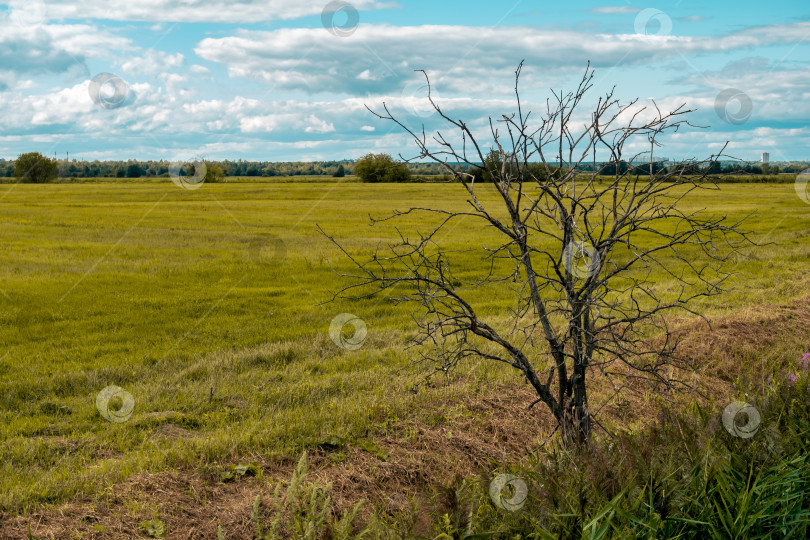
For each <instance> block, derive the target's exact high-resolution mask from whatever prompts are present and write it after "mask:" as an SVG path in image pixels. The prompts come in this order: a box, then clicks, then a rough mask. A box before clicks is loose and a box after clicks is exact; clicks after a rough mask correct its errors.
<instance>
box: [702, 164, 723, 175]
mask: <svg viewBox="0 0 810 540" xmlns="http://www.w3.org/2000/svg"><path fill="white" fill-rule="evenodd" d="M722 172H723V165H722V164H721V163H720V162H719V161H712V162H711V163H710V164H709V166H708V167H707V168H706V174H722Z"/></svg>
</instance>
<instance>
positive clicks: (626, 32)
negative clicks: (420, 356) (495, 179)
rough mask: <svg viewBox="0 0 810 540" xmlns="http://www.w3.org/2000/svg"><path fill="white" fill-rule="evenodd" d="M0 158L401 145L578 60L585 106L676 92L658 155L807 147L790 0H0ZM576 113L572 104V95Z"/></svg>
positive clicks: (550, 84) (801, 40) (803, 47)
mask: <svg viewBox="0 0 810 540" xmlns="http://www.w3.org/2000/svg"><path fill="white" fill-rule="evenodd" d="M0 1H1V0H0ZM0 26H2V32H0V115H2V119H3V121H2V123H1V124H0V157H4V158H6V159H13V158H14V157H16V155H18V154H19V153H21V152H25V151H39V152H42V153H44V154H47V155H53V154H56V155H58V156H60V157H64V156H65V155H66V153H68V152H69V153H70V156H71V158H73V157H76V158H79V159H126V158H135V159H160V158H168V159H187V158H189V157H193V156H198V155H202V156H205V157H208V158H211V159H221V158H230V159H239V158H243V159H261V160H271V161H282V160H332V159H344V158H348V159H354V158H357V157H359V156H361V155H363V154H364V153H366V152H368V151H387V152H391V153H394V154H398V153H402V154H403V155H405V156H406V157H407V156H408V155H412V154H413V146H412V144H409V141H408V139H407V137H405V136H404V135H403V134H402V132H401V130H399V129H398V128H397V127H396V126H395V125H392V124H391V123H390V122H385V121H382V120H379V119H376V118H375V117H374V116H372V115H371V114H370V113H369V112H368V111H367V110H366V108H365V107H366V105H368V106H370V107H372V108H378V107H379V106H380V105H381V104H382V103H383V102H385V103H387V104H388V105H389V106H390V108H391V110H392V111H394V112H395V113H396V114H397V115H398V116H400V117H401V118H402V119H403V120H404V121H405V122H406V123H408V125H411V126H414V127H419V126H421V125H422V124H424V125H425V127H426V129H428V130H430V129H436V128H438V127H441V124H440V123H439V119H438V118H437V117H436V115H435V114H434V115H431V114H430V110H429V109H428V108H427V107H426V106H425V103H426V88H425V85H424V79H423V78H422V76H421V74H419V73H418V72H415V71H414V70H420V69H422V70H426V72H427V73H428V74H429V76H430V78H431V82H432V83H433V85H434V92H435V96H437V100H438V101H439V104H440V105H441V106H442V107H443V108H444V109H445V110H446V111H447V112H448V113H449V114H450V115H451V116H453V117H458V118H462V119H465V120H467V121H469V122H471V123H472V124H473V125H475V126H481V127H483V126H484V125H485V124H484V120H485V119H486V117H487V116H490V115H495V116H499V115H501V114H504V113H508V112H510V111H512V110H513V107H514V100H513V86H514V70H515V68H516V66H517V65H518V63H519V62H520V61H521V60H523V59H525V67H524V70H523V76H522V79H521V88H522V98H523V99H524V100H525V101H526V102H528V103H529V104H530V108H532V109H534V110H536V111H537V112H540V111H541V107H542V105H543V103H544V102H545V99H546V98H547V97H548V96H549V95H550V94H549V88H554V89H563V90H569V89H572V85H574V84H575V83H576V82H577V81H578V79H579V78H580V77H581V76H582V73H583V71H584V69H585V67H586V65H587V62H588V61H590V62H591V66H593V67H594V68H595V79H594V83H595V84H594V88H593V89H592V91H591V94H590V98H589V100H586V105H587V104H589V103H594V102H595V101H596V99H597V98H598V97H599V94H600V93H604V92H606V91H609V90H610V89H611V88H613V87H614V86H615V87H616V94H617V95H618V96H619V97H621V98H622V99H624V100H630V99H632V98H636V97H637V98H640V100H639V104H641V105H652V101H651V99H655V101H656V103H658V104H659V106H661V107H662V108H665V109H667V108H669V109H672V108H675V107H677V106H678V105H680V104H682V103H685V104H686V105H687V107H689V108H692V109H696V112H695V113H693V114H692V116H691V120H692V122H693V123H695V124H699V125H702V126H707V127H706V128H705V129H690V130H686V131H683V132H679V133H678V134H675V135H673V136H671V137H669V138H668V139H667V141H666V143H667V145H666V147H665V149H664V150H663V152H662V153H663V154H664V155H665V157H669V158H671V159H680V158H687V157H706V156H707V155H708V154H709V153H711V152H712V151H714V150H719V148H720V147H722V145H723V144H724V143H725V141H731V143H730V145H729V150H728V153H730V154H731V155H734V156H736V157H740V158H743V159H751V160H753V159H758V157H759V154H760V152H762V151H769V152H770V153H771V160H773V161H781V160H800V159H810V69H809V68H810V2H807V0H770V1H768V2H762V1H761V0H758V1H754V0H734V1H730V0H716V1H714V2H705V1H696V0H670V1H651V2H649V3H631V2H629V1H624V0H614V1H613V2H597V1H577V0H570V1H567V2H548V1H537V0H514V1H513V0H507V1H506V2H492V1H487V2H481V1H477V0H464V1H461V0H397V1H388V0H352V1H351V2H349V3H346V2H342V1H337V2H329V1H323V0H318V1H310V0H138V1H133V2H122V1H104V0H81V1H78V0H76V1H74V0H7V1H6V2H5V3H0ZM582 112H583V116H582V118H583V119H584V118H586V117H587V110H583V111H582Z"/></svg>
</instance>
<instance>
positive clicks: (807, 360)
mask: <svg viewBox="0 0 810 540" xmlns="http://www.w3.org/2000/svg"><path fill="white" fill-rule="evenodd" d="M799 367H801V368H802V370H803V371H807V370H808V369H810V353H804V354H803V355H802V360H801V362H799Z"/></svg>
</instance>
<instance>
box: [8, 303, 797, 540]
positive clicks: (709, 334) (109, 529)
mask: <svg viewBox="0 0 810 540" xmlns="http://www.w3.org/2000/svg"><path fill="white" fill-rule="evenodd" d="M808 327H810V297H806V298H802V299H799V300H796V301H795V302H793V303H791V304H786V305H775V306H758V307H755V308H751V309H748V310H745V311H743V312H738V313H734V314H732V315H729V316H725V317H717V318H715V319H714V320H712V328H711V329H709V328H708V327H707V326H706V324H705V323H703V322H688V323H685V324H682V325H681V326H679V327H678V328H677V332H678V333H679V335H680V336H681V339H682V342H681V345H680V347H679V351H680V353H681V354H682V355H683V354H688V355H689V356H690V357H691V358H692V359H693V360H694V361H695V362H696V363H697V364H698V365H700V366H701V370H700V372H699V373H697V374H690V375H689V376H690V377H693V379H692V381H693V382H696V383H698V382H699V383H700V384H701V385H703V386H702V388H703V390H704V391H707V392H709V394H710V395H711V396H712V397H714V398H716V399H718V400H721V401H722V400H723V399H725V397H727V396H731V395H732V393H733V392H734V387H733V381H734V380H736V378H737V377H740V376H757V375H758V374H759V375H761V374H763V373H765V371H767V369H766V368H768V369H770V370H772V369H773V362H777V363H778V361H779V358H780V355H789V354H790V351H792V350H798V349H800V348H801V347H803V346H807V345H808V343H807V341H806V340H807V337H806V328H808ZM799 352H801V351H799ZM752 358H764V359H766V360H767V361H768V362H770V363H771V364H770V365H769V366H766V365H764V364H762V365H761V364H758V363H757V362H753V361H751V359H752ZM684 376H687V375H686V374H684ZM608 384H609V383H608V381H607V380H605V378H604V377H603V376H600V375H598V374H595V375H594V378H593V381H592V389H593V394H592V395H594V396H600V397H601V398H602V399H603V401H604V402H603V403H601V406H602V408H603V410H602V411H601V417H600V418H601V419H602V420H603V422H604V423H605V425H606V426H608V428H610V426H614V425H633V424H636V425H642V424H644V423H647V422H649V421H651V419H653V418H655V416H656V415H655V414H654V413H655V410H656V408H657V407H658V406H659V397H658V396H656V395H655V394H654V393H652V392H649V391H646V390H647V389H648V388H649V387H648V386H645V384H646V383H643V382H633V383H632V385H633V386H632V389H633V390H635V391H634V392H631V393H627V394H622V396H621V398H619V399H615V398H614V397H613V396H612V395H611V392H610V391H609V390H610V387H609V386H608ZM691 397H693V396H691V395H687V396H673V399H679V400H687V399H690V398H691ZM534 399H535V395H534V394H533V391H532V390H531V388H530V387H528V386H526V385H518V386H517V387H515V386H513V385H512V386H508V387H507V386H503V387H499V388H495V389H493V390H490V391H489V392H488V393H487V395H484V396H466V397H465V398H463V399H462V400H461V401H460V402H459V403H454V404H453V405H454V410H455V413H453V414H448V415H444V414H437V415H436V417H435V419H433V420H431V421H427V420H426V419H425V418H424V417H420V418H422V419H420V420H417V419H415V418H414V419H404V420H399V421H396V422H394V423H393V424H391V425H388V426H387V427H386V428H385V429H382V428H381V429H380V431H379V432H378V433H377V434H376V435H374V434H372V437H373V445H372V446H365V447H363V446H362V445H360V444H356V443H355V444H348V445H346V446H337V447H335V448H326V447H320V448H318V447H316V448H314V449H312V450H310V477H309V479H310V480H312V481H316V482H330V483H331V484H332V496H333V500H334V503H335V507H336V509H337V510H342V509H345V508H348V507H351V506H353V505H354V504H355V503H356V502H357V501H358V500H360V499H365V500H367V501H369V503H370V504H368V505H367V509H369V510H370V509H371V508H372V507H373V505H374V504H379V505H381V506H382V507H383V508H385V509H386V510H387V511H389V512H395V511H398V510H407V509H408V508H409V505H410V503H409V500H408V494H412V495H414V496H415V497H416V499H417V500H422V501H425V500H427V499H428V497H431V496H433V497H434V500H437V501H438V503H439V505H440V506H441V505H442V504H451V503H450V502H449V501H448V502H446V503H443V502H442V493H445V492H446V493H450V492H451V491H452V490H451V489H450V488H451V487H452V486H453V485H454V484H455V483H456V482H457V481H458V479H459V478H464V477H469V476H470V475H472V474H476V473H481V472H483V471H485V470H487V469H488V466H489V458H494V459H496V460H499V461H502V460H518V459H521V458H523V457H524V456H525V455H526V452H527V450H532V449H534V448H536V447H537V446H538V445H539V444H540V443H542V442H543V441H544V440H545V439H546V438H547V437H548V435H549V434H550V433H552V431H553V428H554V422H553V420H552V418H551V415H550V414H549V413H548V411H546V410H545V408H544V406H542V404H540V405H538V406H536V407H535V408H534V409H532V410H528V409H527V405H528V404H529V403H531V402H532V401H533V400H534ZM437 405H438V404H437ZM591 405H592V407H593V408H594V409H596V408H598V407H600V403H594V402H592V404H591ZM155 435H156V436H161V437H167V438H173V439H185V438H187V437H190V436H192V435H193V432H191V431H189V430H187V429H185V428H183V427H180V426H178V425H175V424H162V425H160V426H158V427H157V428H156V431H155ZM51 442H52V443H53V444H55V445H70V441H69V440H66V439H61V438H54V439H53V440H52V441H51ZM337 455H339V456H340V459H335V458H336V456H337ZM258 464H259V465H260V466H261V467H262V468H263V471H264V476H265V478H264V480H262V481H258V480H256V479H254V478H247V477H245V478H241V479H239V480H238V481H236V482H231V483H226V484H222V483H219V482H218V480H219V479H218V478H217V476H216V475H214V474H211V473H210V472H204V471H201V470H192V469H175V470H170V471H166V472H161V473H157V474H148V473H140V474H134V475H132V476H130V477H129V478H128V479H127V480H126V481H124V482H122V483H120V484H117V485H115V486H113V487H112V489H111V491H110V492H109V493H108V494H107V495H105V496H104V497H101V498H99V499H88V498H81V497H77V498H75V499H74V500H73V501H71V502H69V503H66V504H62V505H59V506H55V507H48V508H46V509H44V510H43V511H41V512H37V513H34V514H33V515H31V516H26V517H19V516H17V517H14V516H8V515H3V516H0V537H2V538H9V539H27V538H28V533H27V530H28V527H29V525H30V530H31V534H33V535H34V536H35V537H37V538H74V537H77V536H82V537H85V538H133V537H142V536H143V535H142V534H141V533H140V531H139V529H138V524H139V523H140V522H141V521H144V520H148V519H152V518H153V516H154V515H155V513H157V514H158V515H159V516H160V517H161V519H162V520H163V521H164V522H165V523H166V529H167V531H169V532H168V534H167V537H169V538H206V539H208V538H216V530H217V525H218V524H221V525H222V527H223V529H224V530H225V531H226V532H227V537H228V538H229V539H233V538H252V537H253V532H254V530H253V524H252V523H251V522H250V514H251V506H252V503H253V501H254V499H255V498H256V496H257V495H259V494H262V495H264V496H266V495H268V485H274V484H275V483H276V482H277V481H278V480H285V479H288V478H289V476H290V474H291V472H292V470H293V468H294V466H295V462H294V460H291V459H290V460H286V461H270V460H269V459H265V460H264V461H262V460H259V461H258Z"/></svg>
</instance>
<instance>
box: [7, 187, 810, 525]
mask: <svg viewBox="0 0 810 540" xmlns="http://www.w3.org/2000/svg"><path fill="white" fill-rule="evenodd" d="M410 206H437V207H441V208H444V209H448V210H451V209H458V210H460V209H463V208H466V202H465V197H464V192H463V190H462V189H461V187H460V186H458V185H450V184H412V185H402V184H398V185H391V184H373V185H365V184H358V183H354V182H349V181H347V182H331V181H330V182H322V183H296V182H284V181H281V182H266V181H262V182H234V183H223V184H210V185H204V186H202V187H201V188H200V189H197V190H192V191H188V190H183V189H181V188H179V187H178V186H176V185H174V184H173V183H171V182H169V181H166V180H163V181H151V182H126V183H121V182H93V183H81V184H50V185H8V184H7V185H3V186H0V223H2V225H1V226H0V245H2V246H3V249H2V251H1V252H0V467H2V469H0V473H2V475H1V476H0V509H6V510H8V509H10V510H13V511H21V510H24V509H26V508H30V507H31V506H32V505H36V504H40V503H45V502H58V501H62V500H65V499H67V498H68V497H70V496H72V495H74V494H76V493H88V494H98V493H102V492H103V490H104V489H105V487H107V486H109V485H111V484H112V483H114V482H116V481H119V480H121V479H122V478H124V477H126V475H128V474H130V473H132V472H136V471H142V470H160V469H162V468H167V467H173V466H178V465H193V466H205V465H206V464H208V463H215V462H218V461H220V460H223V459H225V458H227V457H233V456H242V457H249V456H250V455H255V454H263V455H268V454H269V455H274V456H286V457H291V456H296V455H298V452H299V451H300V449H301V447H303V446H307V445H309V444H313V443H317V442H319V441H324V440H328V439H329V438H330V437H333V436H338V437H341V438H345V439H347V440H357V439H364V438H366V437H372V438H373V436H374V430H373V429H371V428H373V425H372V421H371V419H372V416H374V415H377V416H379V414H380V412H381V411H382V412H383V413H384V412H385V411H388V410H393V409H395V408H396V405H397V404H402V403H405V402H406V400H410V399H411V398H410V397H407V396H408V393H407V388H408V387H409V385H410V384H412V383H413V381H414V380H415V378H416V377H417V376H418V372H416V371H415V370H413V369H408V365H409V360H410V359H412V358H410V357H409V356H408V353H407V352H405V351H403V344H404V341H405V338H406V337H407V335H409V334H410V333H412V331H413V328H412V323H411V320H410V318H409V311H408V309H407V308H405V307H397V306H394V305H393V304H392V303H391V302H390V301H388V300H387V299H386V298H385V297H380V298H375V299H370V300H364V301H358V302H348V301H339V302H335V303H326V304H324V303H323V302H325V301H327V300H328V299H329V298H330V297H331V294H332V293H333V292H335V291H336V290H337V288H339V286H340V284H341V283H340V281H339V280H338V279H337V278H336V276H335V274H334V273H333V271H332V269H331V268H330V265H329V262H332V263H333V265H336V266H337V267H338V268H339V269H343V270H346V269H349V267H348V265H347V264H346V261H345V260H344V259H342V258H341V257H340V256H339V253H338V252H337V250H336V249H335V248H334V247H332V246H331V245H330V244H329V242H328V241H327V240H326V239H325V238H323V237H322V236H320V235H319V234H317V232H316V230H315V226H316V224H319V225H321V226H322V227H323V228H324V229H325V230H327V231H328V232H329V233H330V234H333V235H334V236H335V237H336V238H338V239H340V240H341V241H342V243H343V244H344V245H345V246H346V247H347V249H349V251H351V252H352V253H356V254H358V255H361V254H363V253H366V254H368V253H370V251H371V250H372V249H374V247H375V246H377V245H379V244H380V243H383V244H384V243H385V241H386V239H391V238H394V236H395V231H394V229H393V227H392V224H390V223H389V224H385V223H383V224H378V225H376V226H374V227H371V226H370V225H369V220H368V216H369V214H372V215H374V216H377V217H380V216H385V215H388V214H389V213H390V212H392V211H393V210H394V209H400V210H404V209H407V208H408V207H410ZM687 206H688V207H689V208H691V209H698V208H705V209H706V210H707V211H708V212H709V213H711V214H728V215H729V216H730V217H731V218H741V217H742V216H744V215H746V214H749V213H751V212H755V214H754V215H753V216H752V217H751V218H749V220H748V221H747V222H746V227H747V228H748V229H750V230H752V231H754V232H755V233H756V238H757V240H759V241H760V242H771V243H772V244H768V245H763V246H760V247H755V248H749V249H747V250H746V252H745V255H743V256H738V257H735V259H734V261H733V262H732V263H731V264H730V265H729V268H733V269H734V271H735V272H736V275H735V276H734V278H732V280H730V281H729V283H728V288H729V289H730V291H729V292H728V293H727V294H725V295H723V296H721V297H715V298H712V299H708V300H705V301H703V302H702V305H701V308H702V310H703V311H705V312H706V313H708V314H719V313H725V312H727V311H731V310H740V309H744V308H746V307H747V306H751V305H756V304H760V303H765V302H780V301H784V300H787V299H790V298H793V297H795V296H797V295H804V294H807V293H808V286H807V277H808V272H810V264H808V263H809V262H810V249H808V248H810V237H809V236H810V234H809V233H808V231H810V205H807V204H804V203H803V202H802V201H801V200H800V199H799V198H798V197H797V196H796V193H795V191H794V188H793V185H792V184H734V185H722V186H721V187H720V189H719V190H711V191H709V190H707V191H701V192H699V194H696V195H693V196H691V197H690V198H689V199H688V201H687ZM687 209H688V208H687ZM397 226H398V227H399V228H400V229H401V230H403V231H406V232H407V231H413V232H415V231H418V230H422V231H425V230H427V226H428V225H427V222H426V221H425V219H424V218H423V217H422V216H419V215H412V216H407V217H404V218H402V219H400V220H399V221H398V222H397ZM440 238H441V240H442V243H443V244H445V245H447V246H449V247H452V248H462V247H470V246H480V245H481V244H482V243H483V242H485V241H487V239H488V238H492V233H491V231H487V230H485V229H483V228H482V227H481V225H480V224H479V223H476V222H474V221H471V220H464V221H461V222H459V224H458V225H457V226H455V227H454V228H452V229H451V230H450V231H448V233H447V234H446V236H443V237H440ZM279 240H280V242H279ZM280 246H283V248H280ZM458 262H459V263H460V264H466V265H467V266H468V267H469V269H470V270H469V271H470V272H472V271H473V270H474V269H475V268H476V267H477V265H478V264H480V261H479V260H478V259H477V258H474V257H472V256H470V258H469V260H468V261H464V259H463V258H461V259H459V261H458ZM656 278H660V280H661V281H660V283H659V285H658V286H659V287H660V288H661V290H662V291H666V290H667V287H668V286H670V285H671V283H669V282H668V281H667V280H666V278H665V276H664V274H663V273H659V274H656ZM469 294H471V295H472V296H473V297H474V298H475V299H476V300H477V301H479V302H481V303H482V304H483V305H485V312H488V313H491V314H495V315H497V314H498V313H504V312H505V311H506V310H507V309H508V308H509V307H511V302H510V301H509V300H510V299H509V296H508V295H506V294H493V293H492V291H484V290H471V291H469ZM343 312H350V313H354V314H356V315H357V316H359V317H361V318H362V319H363V320H364V321H365V322H366V324H367V326H368V330H369V333H368V339H367V340H366V342H365V344H364V345H363V347H362V348H360V349H359V350H357V351H347V350H343V349H340V348H338V347H337V346H335V345H334V344H333V342H332V341H331V339H330V338H329V336H328V329H329V324H330V321H331V320H332V318H333V317H334V316H336V315H337V314H339V313H343ZM785 354H787V352H785ZM402 368H406V369H402ZM465 369H469V370H470V371H469V374H470V375H471V377H470V378H468V382H467V383H465V384H476V385H483V386H485V387H486V386H487V385H491V384H493V380H496V379H497V380H503V378H505V377H510V376H512V374H510V373H509V372H508V371H506V370H503V369H500V368H495V367H489V366H485V365H478V366H471V367H469V368H465ZM108 385H117V386H120V387H122V388H124V389H125V390H126V391H128V392H129V393H131V394H132V396H133V398H134V401H135V412H134V414H133V415H132V417H131V418H129V419H128V420H127V421H125V422H121V423H113V422H108V421H107V420H105V419H104V418H102V417H101V416H100V415H99V413H98V412H97V410H96V406H95V399H96V396H97V394H98V393H99V391H101V390H102V389H103V388H105V387H106V386H108ZM166 422H171V423H173V424H177V425H181V426H183V427H184V428H185V429H186V430H187V431H188V436H187V437H185V438H182V439H177V440H173V439H167V438H165V437H159V436H157V431H158V428H159V426H160V425H161V424H164V423H166ZM369 429H371V432H370V434H369Z"/></svg>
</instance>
